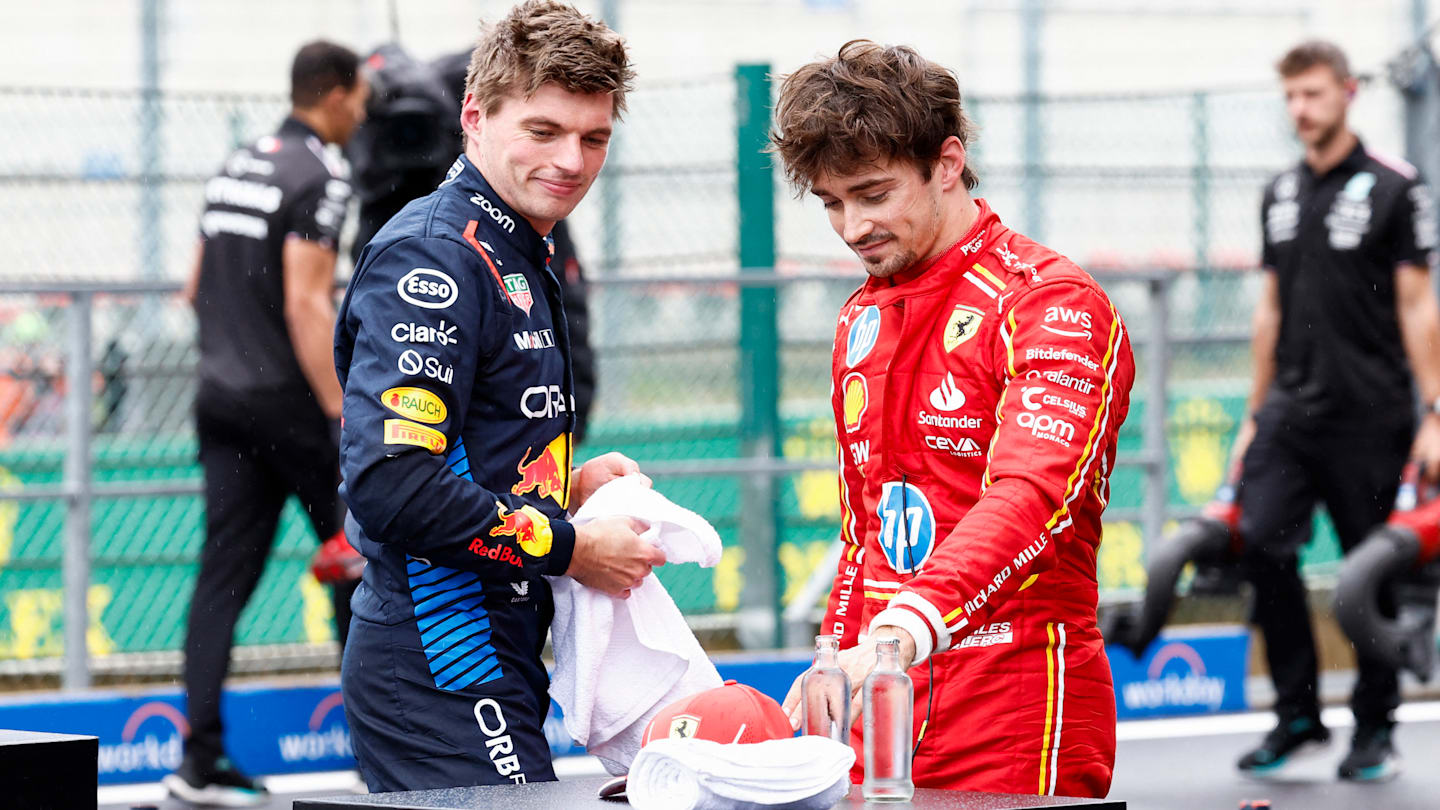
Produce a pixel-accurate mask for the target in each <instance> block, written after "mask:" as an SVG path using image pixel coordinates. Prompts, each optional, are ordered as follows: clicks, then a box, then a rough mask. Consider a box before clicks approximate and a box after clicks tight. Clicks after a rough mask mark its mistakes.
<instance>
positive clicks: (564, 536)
mask: <svg viewBox="0 0 1440 810" xmlns="http://www.w3.org/2000/svg"><path fill="white" fill-rule="evenodd" d="M574 556H575V526H574V524H572V523H571V522H570V521H568V520H552V521H550V553H549V554H547V555H546V556H545V571H544V572H543V573H544V574H545V575H546V576H551V577H560V576H564V575H565V572H566V571H568V570H570V558H572V557H574Z"/></svg>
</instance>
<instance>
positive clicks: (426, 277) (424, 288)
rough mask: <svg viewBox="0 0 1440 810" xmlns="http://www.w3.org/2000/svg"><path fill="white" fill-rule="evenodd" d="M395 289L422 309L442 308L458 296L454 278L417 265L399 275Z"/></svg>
mask: <svg viewBox="0 0 1440 810" xmlns="http://www.w3.org/2000/svg"><path fill="white" fill-rule="evenodd" d="M395 291H396V292H398V293H400V297H401V298H402V299H404V300H405V301H408V302H410V303H412V304H414V305H415V306H417V307H420V308H422V309H444V308H446V307H448V306H450V305H451V304H453V303H455V299H456V298H458V297H460V288H459V287H456V286H455V280H454V279H452V278H450V277H449V276H447V275H445V274H444V273H442V272H440V271H439V270H432V269H430V268H428V267H417V268H415V269H414V270H411V271H410V272H408V273H406V274H405V275H403V276H401V277H400V281H399V282H397V283H396V284H395Z"/></svg>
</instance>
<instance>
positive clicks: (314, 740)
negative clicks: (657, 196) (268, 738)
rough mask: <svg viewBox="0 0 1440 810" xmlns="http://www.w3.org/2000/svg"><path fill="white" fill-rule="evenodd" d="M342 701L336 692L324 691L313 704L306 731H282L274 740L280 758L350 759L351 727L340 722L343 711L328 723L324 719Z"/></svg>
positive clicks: (330, 714)
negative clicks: (287, 732) (326, 693)
mask: <svg viewBox="0 0 1440 810" xmlns="http://www.w3.org/2000/svg"><path fill="white" fill-rule="evenodd" d="M343 705H344V701H343V699H342V698H341V696H340V693H339V692H332V693H330V694H329V695H326V696H325V698H324V699H323V700H321V701H320V702H319V703H318V704H316V706H315V711H313V712H311V713H310V730H309V731H307V732H305V733H304V734H281V735H280V737H279V738H278V739H277V740H276V742H278V743H279V745H280V758H281V759H283V760H285V761H286V762H316V761H319V760H325V759H353V758H354V756H355V751H354V749H353V748H351V747H350V730H349V729H348V728H347V727H346V726H345V723H344V722H343V721H344V719H345V713H344V712H340V713H339V715H338V716H335V718H334V719H332V720H331V723H330V725H329V726H328V727H326V726H325V720H326V719H327V718H330V717H331V716H332V715H333V714H334V713H335V709H337V708H339V707H341V706H343ZM322 729H323V730H322Z"/></svg>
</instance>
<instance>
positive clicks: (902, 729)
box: [861, 638, 915, 802]
mask: <svg viewBox="0 0 1440 810" xmlns="http://www.w3.org/2000/svg"><path fill="white" fill-rule="evenodd" d="M875 659H876V663H875V669H874V671H872V672H871V673H870V677H868V678H866V679H865V690H864V695H865V696H864V699H865V784H864V787H863V788H862V789H861V793H862V795H863V796H864V797H865V801H867V802H905V801H909V800H910V798H911V797H913V796H914V795H915V783H914V782H913V781H911V779H910V754H911V751H912V749H911V747H910V746H911V745H912V734H913V728H914V723H915V685H914V684H912V683H911V682H910V676H909V675H907V674H906V673H905V670H903V669H901V668H900V641H899V640H898V639H893V638H885V639H881V640H880V641H879V642H877V643H876V645H875Z"/></svg>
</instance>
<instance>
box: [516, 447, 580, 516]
mask: <svg viewBox="0 0 1440 810" xmlns="http://www.w3.org/2000/svg"><path fill="white" fill-rule="evenodd" d="M515 469H517V470H519V471H520V480H519V481H517V482H516V483H515V486H513V487H511V488H510V492H511V493H513V494H515V495H526V494H529V493H531V492H534V493H535V494H536V495H537V496H538V497H540V498H542V499H543V498H550V499H552V500H554V501H555V503H557V504H559V506H560V508H561V509H564V508H566V504H567V503H568V502H569V500H570V492H569V484H570V434H569V433H561V434H560V435H559V436H556V437H555V438H554V439H551V440H550V443H549V444H547V445H545V449H544V450H541V451H540V455H538V456H536V457H535V458H534V459H531V458H530V451H529V450H526V451H525V457H524V458H522V459H521V460H520V464H519V465H518V466H516V468H515Z"/></svg>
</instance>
